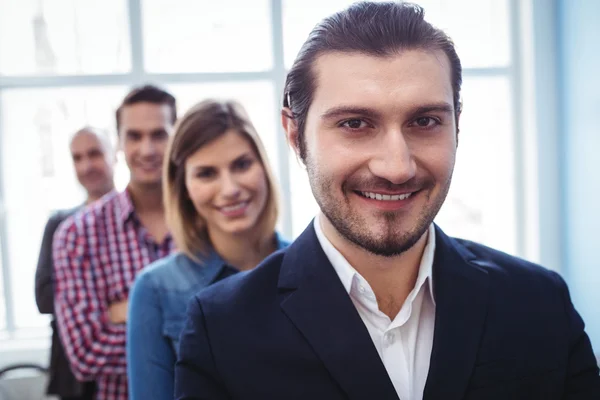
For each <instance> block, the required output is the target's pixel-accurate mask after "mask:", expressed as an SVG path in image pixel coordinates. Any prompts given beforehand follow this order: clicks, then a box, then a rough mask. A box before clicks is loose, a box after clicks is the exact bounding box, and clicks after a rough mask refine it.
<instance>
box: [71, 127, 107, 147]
mask: <svg viewBox="0 0 600 400" xmlns="http://www.w3.org/2000/svg"><path fill="white" fill-rule="evenodd" d="M94 147H98V148H101V147H102V142H101V141H100V138H99V137H98V134H96V133H94V132H91V131H81V132H79V133H77V134H76V135H75V136H74V137H73V139H72V140H71V149H84V148H85V149H87V148H94Z"/></svg>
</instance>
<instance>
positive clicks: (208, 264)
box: [185, 232, 289, 283]
mask: <svg viewBox="0 0 600 400" xmlns="http://www.w3.org/2000/svg"><path fill="white" fill-rule="evenodd" d="M275 240H276V242H277V250H281V249H283V248H284V247H286V246H288V244H289V243H288V242H287V241H286V240H285V239H283V237H282V236H281V234H280V233H279V232H275ZM196 257H197V258H198V259H199V260H200V261H201V262H200V265H201V266H202V268H201V270H202V274H203V275H204V276H205V278H206V279H207V281H208V282H210V283H212V282H214V280H215V279H216V278H217V277H218V276H219V275H220V274H221V273H222V271H223V270H227V269H231V270H232V271H235V272H237V269H236V268H235V267H233V266H231V265H229V264H227V263H226V262H225V260H223V258H221V256H220V255H219V253H217V252H216V251H215V250H214V249H213V248H212V247H209V248H208V250H207V251H206V253H202V252H198V253H196ZM185 258H186V259H188V260H189V261H188V262H190V263H192V262H193V263H194V264H197V263H196V262H195V261H191V259H189V258H188V257H185Z"/></svg>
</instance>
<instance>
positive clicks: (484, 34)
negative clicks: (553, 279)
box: [0, 0, 523, 336]
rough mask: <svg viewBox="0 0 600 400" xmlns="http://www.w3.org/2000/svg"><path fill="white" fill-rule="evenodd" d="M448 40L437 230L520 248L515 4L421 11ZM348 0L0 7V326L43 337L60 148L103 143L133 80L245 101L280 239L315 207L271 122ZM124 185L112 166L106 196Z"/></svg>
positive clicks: (64, 169)
mask: <svg viewBox="0 0 600 400" xmlns="http://www.w3.org/2000/svg"><path fill="white" fill-rule="evenodd" d="M416 2H417V3H419V4H421V5H423V6H424V7H425V9H426V15H427V16H428V19H429V20H430V21H431V22H433V23H434V24H436V25H437V26H439V27H441V28H443V29H445V30H446V31H447V33H448V34H449V35H450V36H451V37H453V38H454V40H455V42H456V46H457V50H458V52H459V55H460V56H461V58H462V61H463V67H464V86H463V101H464V113H463V115H462V116H461V122H460V125H461V130H460V145H459V152H458V162H457V166H456V172H455V175H454V182H453V186H452V189H451V192H450V194H449V197H448V201H447V202H446V204H445V206H444V207H443V209H442V212H441V213H440V215H439V217H438V219H437V222H438V223H439V224H440V225H442V226H443V228H444V229H445V230H446V231H447V232H448V233H449V234H452V235H456V236H462V237H466V238H469V239H473V240H477V241H481V242H483V243H486V244H489V245H491V246H494V247H497V248H500V249H502V250H504V251H507V252H509V253H513V254H518V253H519V252H520V242H519V239H518V238H519V237H520V236H519V235H520V231H519V229H522V228H521V227H520V226H517V223H516V220H517V214H518V213H517V211H518V209H519V207H520V206H521V202H522V201H523V199H522V198H521V197H520V196H521V193H520V191H519V188H518V185H517V183H515V182H518V179H516V177H517V176H518V175H519V174H520V173H521V171H520V170H519V169H518V168H517V167H516V165H519V163H518V162H517V158H518V157H519V155H518V153H515V152H514V151H513V149H514V148H515V142H516V141H517V138H516V136H515V133H514V132H516V131H517V130H516V129H515V126H516V125H518V123H519V121H515V118H516V116H515V110H517V109H519V107H520V106H521V105H520V104H519V103H518V102H519V97H518V96H515V95H514V91H515V87H514V85H515V82H516V81H517V78H518V76H517V75H516V74H517V72H518V68H515V66H516V63H517V62H518V60H515V57H514V55H515V54H518V51H516V50H515V49H514V46H515V43H517V41H515V40H513V39H514V38H513V32H515V29H514V27H513V24H515V21H512V20H511V16H512V15H514V10H512V7H516V2H515V1H509V0H453V1H451V2H450V1H447V0H421V1H419V0H417V1H416ZM348 4H350V1H346V0H230V1H226V2H214V1H208V0H0V183H1V186H0V255H1V257H0V268H1V270H2V273H1V274H0V331H2V332H4V335H8V336H11V335H12V336H15V335H27V334H28V332H29V334H36V332H37V334H39V332H42V331H41V330H40V329H39V328H40V327H41V326H45V325H46V324H47V321H48V320H47V318H46V317H43V316H40V315H39V314H38V312H37V309H36V307H35V301H34V293H33V287H34V274H35V267H36V262H37V256H38V250H39V245H40V240H41V237H42V232H43V228H44V225H45V223H46V220H47V218H48V216H49V215H50V213H51V212H53V211H54V210H56V209H60V208H66V207H70V206H73V205H75V204H78V203H79V202H81V201H82V200H83V192H82V190H81V189H80V188H79V187H78V185H77V183H76V181H75V178H74V174H73V171H72V166H71V161H70V159H69V154H68V146H67V143H68V138H69V136H70V135H71V134H72V133H73V132H74V131H75V130H77V129H78V128H80V127H82V126H83V125H94V126H98V127H100V128H103V129H105V130H106V131H107V134H108V135H109V137H110V139H111V140H113V141H114V139H115V132H114V111H115V109H116V107H117V105H118V104H119V101H120V100H121V99H122V97H123V95H124V94H125V93H126V92H127V90H128V88H129V87H130V86H132V85H135V84H140V83H145V82H151V83H157V84H160V85H163V86H165V87H166V88H168V89H169V90H171V91H172V92H173V93H174V94H175V95H176V97H177V99H178V102H179V111H180V112H181V113H182V112H184V111H185V110H186V109H187V108H188V107H189V106H191V105H192V104H194V103H195V102H197V101H199V100H201V99H203V98H206V97H221V98H224V97H233V98H237V99H238V100H239V101H240V102H242V104H244V105H245V106H246V107H247V109H248V111H249V113H250V115H251V117H252V119H253V120H254V122H255V124H256V126H257V128H258V131H259V132H260V134H261V135H262V138H263V140H264V142H265V145H266V148H267V151H268V154H269V157H270V161H271V163H272V164H273V166H274V170H275V171H276V175H277V178H278V179H279V180H280V182H281V185H282V189H283V190H282V191H283V193H282V197H283V203H284V204H283V210H284V215H283V216H282V218H281V221H280V225H279V226H280V228H281V229H282V230H283V232H284V233H285V234H286V235H288V236H289V237H291V238H293V237H295V236H297V235H298V234H299V233H300V232H302V230H303V229H304V228H305V227H306V225H307V224H308V223H309V222H310V220H311V219H312V218H313V216H314V215H315V213H316V211H317V206H316V204H315V202H314V199H313V197H312V193H311V191H310V187H309V185H308V181H307V178H306V174H305V172H304V171H303V168H302V166H301V165H300V164H299V163H298V161H297V160H296V158H295V157H294V156H293V153H292V152H291V151H289V150H288V149H287V145H286V143H285V138H284V136H283V133H282V131H281V128H280V126H279V107H280V97H281V90H282V86H283V79H284V78H285V72H286V70H287V69H288V68H289V67H290V66H291V64H292V62H293V60H294V57H295V55H296V53H297V51H298V49H299V46H300V45H301V44H302V42H303V41H304V39H305V38H306V36H307V34H308V33H309V31H310V30H311V29H312V27H313V26H314V25H315V24H316V23H317V22H318V21H319V20H320V19H321V18H323V17H324V16H326V15H328V14H330V13H332V12H334V11H336V10H339V9H341V8H342V7H344V6H346V5H348ZM126 182H127V169H126V168H125V167H124V165H123V162H122V160H121V161H119V165H118V168H117V186H118V187H119V188H123V187H124V185H125V184H126Z"/></svg>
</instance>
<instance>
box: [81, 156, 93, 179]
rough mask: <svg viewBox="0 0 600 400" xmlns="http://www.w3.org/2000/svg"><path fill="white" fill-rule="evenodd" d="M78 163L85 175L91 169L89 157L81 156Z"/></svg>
mask: <svg viewBox="0 0 600 400" xmlns="http://www.w3.org/2000/svg"><path fill="white" fill-rule="evenodd" d="M80 163H81V164H80V165H81V167H80V168H81V172H82V173H83V174H84V175H85V174H87V173H88V172H89V171H90V169H92V162H91V160H90V159H89V157H83V158H82V159H81V161H80Z"/></svg>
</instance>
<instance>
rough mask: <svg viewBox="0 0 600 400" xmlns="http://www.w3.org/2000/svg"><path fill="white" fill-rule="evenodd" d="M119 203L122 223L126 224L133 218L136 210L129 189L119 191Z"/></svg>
mask: <svg viewBox="0 0 600 400" xmlns="http://www.w3.org/2000/svg"><path fill="white" fill-rule="evenodd" d="M116 197H117V199H116V200H117V205H118V215H119V218H120V219H121V223H122V224H123V225H125V223H126V222H127V221H128V220H129V218H131V217H132V216H133V214H134V212H135V208H134V207H133V200H131V194H130V193H129V191H128V190H127V189H125V190H124V191H122V192H119V193H117V196H116Z"/></svg>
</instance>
